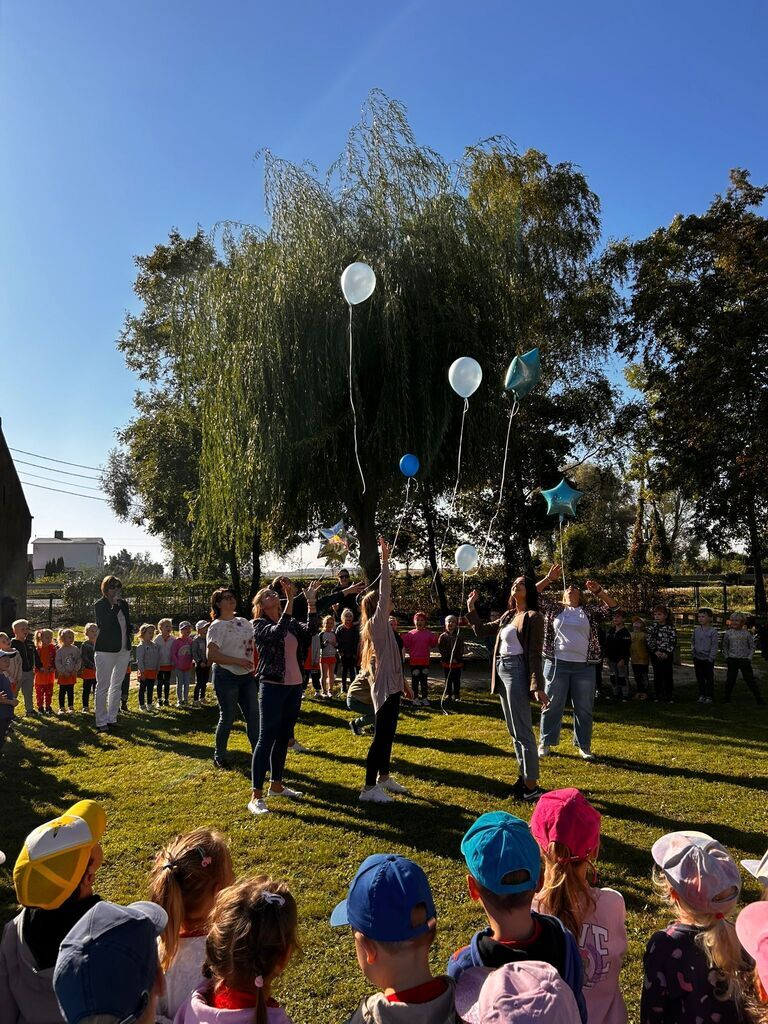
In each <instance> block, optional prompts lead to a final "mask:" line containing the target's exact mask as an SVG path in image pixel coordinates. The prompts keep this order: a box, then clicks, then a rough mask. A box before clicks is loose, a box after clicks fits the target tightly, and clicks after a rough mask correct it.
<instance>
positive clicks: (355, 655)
mask: <svg viewBox="0 0 768 1024" xmlns="http://www.w3.org/2000/svg"><path fill="white" fill-rule="evenodd" d="M336 646H337V649H338V652H339V658H340V659H341V692H342V693H346V692H347V686H348V684H349V683H351V682H352V680H353V679H354V678H355V675H356V673H357V666H358V663H359V661H360V630H359V629H358V628H357V626H356V625H355V616H354V614H353V612H352V609H351V608H345V609H344V611H343V612H342V613H341V625H339V626H337V627H336Z"/></svg>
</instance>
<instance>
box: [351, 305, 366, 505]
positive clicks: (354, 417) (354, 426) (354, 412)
mask: <svg viewBox="0 0 768 1024" xmlns="http://www.w3.org/2000/svg"><path fill="white" fill-rule="evenodd" d="M349 404H350V405H351V406H352V430H353V433H354V437H355V461H356V462H357V468H358V469H359V471H360V479H361V480H362V481H363V494H365V477H364V476H363V467H362V466H361V465H360V455H359V453H358V450H357V410H356V409H355V398H354V395H353V393H352V306H351V305H350V307H349Z"/></svg>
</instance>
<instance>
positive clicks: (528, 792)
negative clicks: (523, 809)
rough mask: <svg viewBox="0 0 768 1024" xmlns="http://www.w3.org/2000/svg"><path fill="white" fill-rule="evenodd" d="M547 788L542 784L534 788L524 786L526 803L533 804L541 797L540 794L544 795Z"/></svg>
mask: <svg viewBox="0 0 768 1024" xmlns="http://www.w3.org/2000/svg"><path fill="white" fill-rule="evenodd" d="M545 793H546V789H542V788H541V786H536V787H535V788H534V789H528V787H527V786H524V787H523V800H525V802H526V803H528V804H532V803H534V802H535V801H536V800H538V799H539V797H540V796H544V794H545Z"/></svg>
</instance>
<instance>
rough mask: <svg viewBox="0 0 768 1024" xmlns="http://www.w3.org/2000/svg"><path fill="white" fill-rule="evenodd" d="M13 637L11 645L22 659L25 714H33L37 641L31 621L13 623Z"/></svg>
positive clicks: (22, 688)
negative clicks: (31, 627) (33, 634)
mask: <svg viewBox="0 0 768 1024" xmlns="http://www.w3.org/2000/svg"><path fill="white" fill-rule="evenodd" d="M11 629H12V630H13V639H12V640H11V647H12V648H13V649H14V651H16V652H17V653H18V655H19V658H20V659H21V695H22V697H23V698H24V714H25V715H31V714H33V712H34V710H35V702H34V693H35V641H34V638H33V636H32V631H31V630H30V628H29V622H27V620H26V619H16V621H15V622H12V623H11Z"/></svg>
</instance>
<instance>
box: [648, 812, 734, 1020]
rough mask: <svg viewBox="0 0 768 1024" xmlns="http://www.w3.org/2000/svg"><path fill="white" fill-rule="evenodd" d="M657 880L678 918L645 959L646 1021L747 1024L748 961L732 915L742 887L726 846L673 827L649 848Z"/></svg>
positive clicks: (651, 943)
mask: <svg viewBox="0 0 768 1024" xmlns="http://www.w3.org/2000/svg"><path fill="white" fill-rule="evenodd" d="M651 854H652V856H653V859H654V861H655V862H656V865H657V868H656V870H655V872H654V878H655V882H656V885H657V886H658V888H659V891H660V892H661V893H662V895H663V897H664V898H665V899H666V900H667V901H668V902H669V903H670V904H671V905H672V906H673V907H674V908H675V913H676V917H677V920H676V921H675V922H674V923H673V924H671V925H670V926H669V927H668V928H666V929H665V930H664V931H662V932H656V933H655V934H654V935H652V936H651V938H650V941H649V942H648V945H647V947H646V950H645V955H644V956H643V968H644V975H643V989H642V994H641V996H640V1020H641V1021H642V1022H643V1024H656V1022H658V1024H695V1022H696V1021H697V1020H703V1021H706V1022H709V1021H719V1022H720V1024H741V1022H742V1021H743V1020H744V1017H743V1015H742V1007H743V1003H744V995H745V992H746V991H747V989H748V985H749V971H750V961H749V960H748V958H747V957H746V956H745V954H744V951H743V949H742V948H741V945H740V943H739V940H738V938H737V936H736V931H735V929H734V927H733V925H732V924H731V923H730V921H728V920H726V918H727V915H728V914H729V913H730V912H731V911H732V910H733V908H734V907H735V906H736V902H737V900H738V898H739V892H740V890H741V875H740V873H739V869H738V867H737V866H736V864H734V862H733V861H732V860H731V858H730V856H729V855H728V851H727V850H726V849H725V848H724V847H723V846H721V845H720V843H718V842H717V841H716V840H714V839H712V838H711V836H707V835H704V834H703V833H701V832H690V833H686V832H671V833H669V835H666V836H662V838H661V839H658V840H657V841H656V842H655V843H654V844H653V847H652V849H651Z"/></svg>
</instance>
